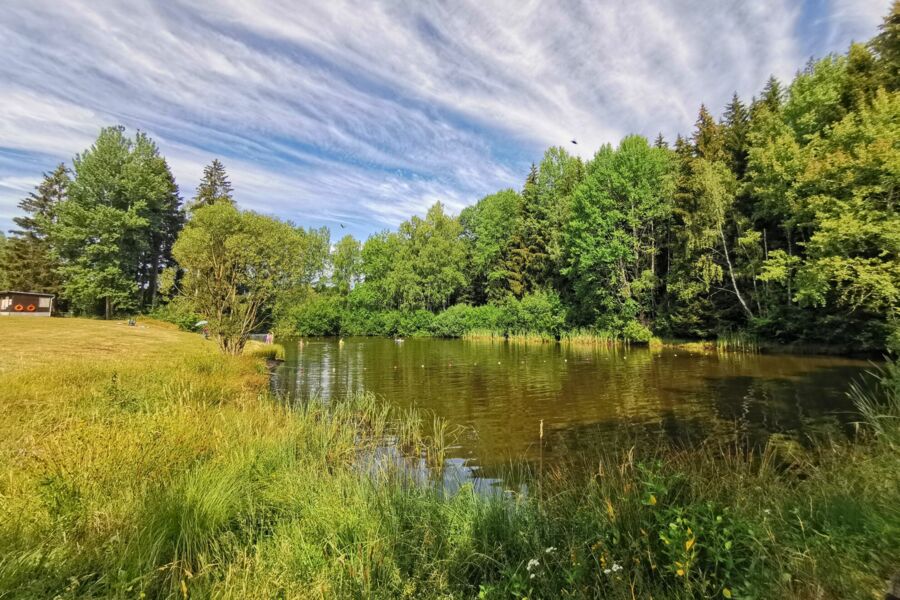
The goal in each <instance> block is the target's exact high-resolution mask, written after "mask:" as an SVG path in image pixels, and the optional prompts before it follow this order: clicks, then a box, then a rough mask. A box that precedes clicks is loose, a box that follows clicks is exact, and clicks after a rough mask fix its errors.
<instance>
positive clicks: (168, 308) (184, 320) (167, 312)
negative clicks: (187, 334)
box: [148, 298, 202, 331]
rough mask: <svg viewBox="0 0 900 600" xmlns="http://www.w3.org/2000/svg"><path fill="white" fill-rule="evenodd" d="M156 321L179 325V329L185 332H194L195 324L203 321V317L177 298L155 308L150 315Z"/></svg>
mask: <svg viewBox="0 0 900 600" xmlns="http://www.w3.org/2000/svg"><path fill="white" fill-rule="evenodd" d="M148 316H150V317H152V318H154V319H158V320H160V321H165V322H166V323H172V324H174V325H177V326H178V327H179V329H183V330H185V331H193V330H194V324H195V323H197V322H198V321H200V320H201V318H202V317H200V315H198V314H197V313H195V312H194V311H193V310H191V309H190V307H188V306H187V305H186V304H185V303H184V302H181V301H180V299H179V298H175V299H174V300H172V301H171V302H169V303H167V304H162V305H160V306H157V307H156V308H154V309H153V310H152V311H151V312H150V314H149V315H148Z"/></svg>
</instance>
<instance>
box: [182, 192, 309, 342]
mask: <svg viewBox="0 0 900 600" xmlns="http://www.w3.org/2000/svg"><path fill="white" fill-rule="evenodd" d="M307 237H308V234H307V233H305V232H304V231H302V230H300V229H297V228H295V227H294V226H293V225H291V224H290V223H285V222H283V221H279V220H277V219H272V218H270V217H265V216H262V215H259V214H256V213H253V212H243V211H239V210H238V209H237V208H235V207H234V206H232V205H230V204H229V203H223V202H219V203H215V204H213V205H212V206H203V207H200V208H197V209H196V210H195V211H194V215H193V217H192V218H191V220H190V221H189V222H188V223H187V225H186V226H185V228H184V230H183V231H182V232H181V235H179V237H178V240H177V241H176V242H175V246H174V248H173V253H174V256H175V258H176V259H177V260H178V264H179V265H181V268H182V269H184V278H183V280H182V283H181V296H182V298H183V299H184V301H185V302H186V303H188V304H189V305H190V306H191V307H192V308H193V310H194V311H195V312H196V313H197V314H199V315H201V316H202V317H203V318H204V319H206V320H207V321H208V322H209V324H208V327H209V330H210V332H211V333H212V335H213V336H214V337H215V339H216V340H217V342H218V344H219V347H220V348H221V349H222V351H224V352H226V353H228V354H239V353H240V352H241V350H242V349H243V347H244V343H245V342H246V341H247V337H248V336H249V334H250V333H251V332H253V331H254V330H255V329H257V328H258V327H260V326H261V325H262V324H263V323H264V322H265V317H266V314H267V310H270V309H271V307H272V306H273V305H274V303H275V301H276V299H277V297H278V296H279V294H282V293H286V292H289V291H290V290H292V289H294V288H296V287H297V286H298V285H304V284H305V283H306V279H307V277H308V272H307V267H306V265H307V264H308V259H307V257H306V256H305V255H304V254H305V252H306V250H307V248H308V239H307Z"/></svg>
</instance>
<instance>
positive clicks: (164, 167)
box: [50, 127, 182, 318]
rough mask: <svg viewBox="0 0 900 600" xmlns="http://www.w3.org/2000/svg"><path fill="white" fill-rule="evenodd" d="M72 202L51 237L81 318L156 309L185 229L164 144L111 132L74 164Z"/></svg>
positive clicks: (140, 135)
mask: <svg viewBox="0 0 900 600" xmlns="http://www.w3.org/2000/svg"><path fill="white" fill-rule="evenodd" d="M73 166H74V171H75V177H74V179H73V180H72V183H71V185H70V186H69V197H68V199H67V200H66V201H65V202H62V203H61V204H60V206H59V211H58V218H57V221H56V223H55V224H54V225H53V226H52V227H51V230H50V233H51V237H52V238H53V241H54V244H53V245H54V248H55V251H56V253H57V255H58V256H59V258H60V260H61V261H62V266H61V268H60V273H61V274H62V275H63V292H64V295H66V296H67V297H69V298H70V299H71V300H72V302H73V307H74V308H75V309H76V310H78V311H79V312H83V313H89V312H93V311H94V310H95V309H96V308H97V304H98V303H100V302H102V303H103V305H104V309H103V313H104V315H105V316H106V317H107V318H109V317H111V316H112V314H113V312H115V311H116V310H123V311H128V310H134V309H136V308H139V307H141V306H143V305H152V304H153V302H155V298H156V294H157V287H158V276H159V272H160V271H161V270H162V269H163V268H165V266H166V265H168V264H169V263H170V261H171V245H172V242H173V240H174V238H175V236H176V235H177V232H178V230H179V229H180V227H181V225H182V215H181V210H180V202H181V200H180V198H179V196H178V188H177V186H176V185H175V180H174V178H173V176H172V173H171V171H169V167H168V164H167V163H166V160H165V159H164V158H163V157H162V156H160V154H159V149H158V148H157V146H156V144H155V143H154V142H153V141H152V140H151V139H150V138H149V137H148V136H147V135H145V134H143V133H141V132H138V133H137V134H136V136H135V138H134V139H133V140H132V139H130V138H128V137H127V136H125V130H124V128H123V127H107V128H105V129H103V130H102V131H101V132H100V135H99V137H98V138H97V141H96V142H95V143H94V145H92V146H91V148H89V149H88V150H87V151H85V152H84V153H83V154H80V155H78V156H76V157H75V159H74V161H73Z"/></svg>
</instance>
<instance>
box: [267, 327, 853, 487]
mask: <svg viewBox="0 0 900 600" xmlns="http://www.w3.org/2000/svg"><path fill="white" fill-rule="evenodd" d="M281 343H283V344H284V345H285V348H286V360H285V362H284V364H282V365H281V366H279V367H278V369H277V370H276V372H275V374H274V377H273V386H274V387H275V388H276V390H277V391H279V392H281V393H282V394H283V395H284V397H285V398H286V399H287V401H289V402H306V401H309V400H310V399H316V400H319V401H327V402H330V401H339V400H340V399H341V398H343V397H346V396H347V395H348V394H351V393H356V392H359V391H368V392H372V393H375V394H377V395H379V396H382V397H384V398H385V399H387V400H388V401H390V402H392V403H394V404H396V405H398V406H401V407H411V406H416V407H419V408H420V409H422V410H424V411H431V412H433V413H435V414H436V415H439V416H441V417H444V418H445V419H447V420H448V421H449V423H450V424H452V425H456V426H461V427H462V428H463V429H462V432H461V433H460V435H459V436H458V439H457V442H456V445H455V446H454V447H453V448H452V449H451V451H450V453H449V455H450V458H451V459H454V460H455V461H456V463H457V464H458V465H461V466H464V468H465V469H466V470H467V471H468V472H469V473H471V474H473V475H475V476H478V477H493V476H495V474H496V473H497V472H498V470H499V468H501V467H505V466H507V465H509V464H510V461H515V460H526V461H534V460H536V459H537V456H538V453H539V448H540V446H539V444H538V441H539V428H540V425H539V424H540V421H541V419H543V420H544V434H545V439H544V448H543V457H544V461H545V462H547V461H549V462H552V461H553V460H555V459H557V458H559V457H562V456H565V455H567V454H568V453H571V452H572V451H575V450H579V449H585V448H591V447H596V446H598V445H602V444H604V443H609V442H610V440H615V442H616V443H622V440H632V441H634V442H636V443H640V442H642V441H643V442H650V443H653V442H658V441H660V440H674V441H676V442H679V443H683V444H692V443H697V442H699V441H701V440H709V439H714V440H715V439H720V440H723V441H731V440H739V441H740V442H741V443H750V444H754V445H760V444H763V443H765V441H766V440H767V438H769V437H770V436H772V435H777V436H779V437H784V436H788V437H791V438H794V439H797V440H798V441H800V442H803V440H805V439H808V437H809V436H810V435H821V434H823V433H827V434H832V435H834V434H843V433H845V432H847V431H849V428H850V426H851V425H850V424H851V423H852V421H853V420H854V419H855V418H856V415H855V414H854V412H853V407H852V403H851V402H850V401H849V399H848V398H847V396H846V392H847V389H848V384H849V383H850V382H851V381H853V380H855V379H859V377H860V376H861V375H862V373H863V371H865V370H866V369H867V368H869V366H870V365H869V363H868V362H867V361H864V360H852V359H847V358H835V357H821V356H799V355H761V354H737V353H715V352H712V353H702V352H690V351H687V350H685V349H681V348H679V349H674V348H673V349H670V348H666V349H663V350H660V351H651V350H649V349H647V348H585V347H573V346H565V345H559V344H522V343H512V342H504V341H478V340H442V339H407V340H405V341H403V342H396V341H394V340H391V339H382V338H348V339H345V340H343V342H339V341H338V340H337V339H331V338H329V339H306V340H302V341H289V342H284V341H281Z"/></svg>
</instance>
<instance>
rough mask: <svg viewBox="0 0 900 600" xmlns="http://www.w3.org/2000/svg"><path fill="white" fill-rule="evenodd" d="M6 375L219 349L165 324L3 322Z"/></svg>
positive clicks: (1, 366) (1, 367) (0, 362)
mask: <svg viewBox="0 0 900 600" xmlns="http://www.w3.org/2000/svg"><path fill="white" fill-rule="evenodd" d="M0 341H2V346H3V352H2V353H0V372H4V371H10V370H13V369H28V368H33V367H39V366H43V365H47V364H52V363H54V362H57V361H63V362H64V361H66V360H68V359H73V358H76V359H78V358H80V359H87V360H89V361H95V362H100V361H108V360H117V359H119V360H121V359H125V360H134V359H139V360H159V359H160V358H165V357H166V356H171V355H172V354H173V353H175V354H184V353H185V352H187V353H204V352H209V351H212V350H214V347H213V345H212V344H209V343H204V342H205V340H203V338H202V337H201V336H199V335H192V334H189V333H185V332H182V331H179V330H178V328H177V327H175V326H174V325H171V324H169V323H163V322H160V321H151V320H146V321H145V320H141V321H139V323H138V325H137V326H136V327H130V326H128V324H127V322H126V321H97V320H92V319H46V318H15V317H9V318H2V319H0Z"/></svg>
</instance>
